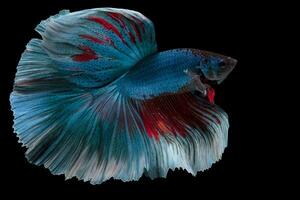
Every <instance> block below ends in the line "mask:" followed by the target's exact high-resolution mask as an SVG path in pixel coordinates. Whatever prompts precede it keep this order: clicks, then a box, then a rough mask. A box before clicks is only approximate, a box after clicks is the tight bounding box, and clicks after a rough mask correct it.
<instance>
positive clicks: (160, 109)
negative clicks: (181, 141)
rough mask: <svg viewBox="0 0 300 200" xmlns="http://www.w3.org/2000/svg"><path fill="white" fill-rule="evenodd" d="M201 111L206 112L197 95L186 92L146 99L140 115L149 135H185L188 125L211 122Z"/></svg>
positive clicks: (202, 126) (204, 125)
mask: <svg viewBox="0 0 300 200" xmlns="http://www.w3.org/2000/svg"><path fill="white" fill-rule="evenodd" d="M195 109H196V110H195ZM200 111H203V112H205V110H203V109H201V107H200V106H199V105H198V102H197V101H196V99H195V97H193V96H192V94H186V93H184V94H176V95H165V96H160V97H155V98H153V99H149V100H145V102H144V103H143V105H142V107H141V111H140V115H141V117H142V121H143V123H144V125H145V128H146V131H147V134H148V135H149V137H152V136H154V137H158V134H179V135H182V136H184V135H186V134H187V130H186V126H187V125H188V126H189V127H191V128H195V127H198V128H199V127H201V128H205V127H206V124H207V123H209V122H207V121H206V119H204V116H203V115H202V114H201V113H200ZM206 112H208V111H206Z"/></svg>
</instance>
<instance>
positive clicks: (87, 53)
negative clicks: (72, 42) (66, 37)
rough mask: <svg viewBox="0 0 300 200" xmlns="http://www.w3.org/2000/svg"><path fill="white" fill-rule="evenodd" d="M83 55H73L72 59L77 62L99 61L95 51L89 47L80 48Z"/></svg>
mask: <svg viewBox="0 0 300 200" xmlns="http://www.w3.org/2000/svg"><path fill="white" fill-rule="evenodd" d="M79 48H80V49H81V50H82V51H83V53H81V54H77V55H73V56H72V59H73V60H74V61H77V62H86V61H89V60H96V59H98V56H97V55H96V53H95V51H93V50H92V49H91V48H89V47H87V46H80V47H79Z"/></svg>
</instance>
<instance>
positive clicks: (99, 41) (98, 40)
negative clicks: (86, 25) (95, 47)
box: [80, 35, 105, 44]
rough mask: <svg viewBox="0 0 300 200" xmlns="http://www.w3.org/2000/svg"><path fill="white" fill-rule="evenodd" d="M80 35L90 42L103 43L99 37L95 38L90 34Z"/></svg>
mask: <svg viewBox="0 0 300 200" xmlns="http://www.w3.org/2000/svg"><path fill="white" fill-rule="evenodd" d="M80 37H82V38H84V39H87V40H90V41H92V42H95V43H98V44H105V42H104V41H103V40H100V39H99V38H96V37H94V36H91V35H80Z"/></svg>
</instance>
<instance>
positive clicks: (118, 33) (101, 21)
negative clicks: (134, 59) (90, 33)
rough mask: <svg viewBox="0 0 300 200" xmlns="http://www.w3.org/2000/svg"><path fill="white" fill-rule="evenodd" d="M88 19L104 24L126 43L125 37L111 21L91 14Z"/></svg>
mask: <svg viewBox="0 0 300 200" xmlns="http://www.w3.org/2000/svg"><path fill="white" fill-rule="evenodd" d="M88 19H89V20H91V21H93V22H96V23H98V24H100V25H102V26H103V27H104V28H105V29H107V30H110V31H112V32H114V33H115V34H116V35H117V36H118V37H119V38H120V39H121V40H122V42H123V43H126V42H125V40H124V37H123V36H122V34H121V33H120V31H119V30H118V29H117V28H116V27H115V26H114V25H112V24H111V23H109V22H108V21H106V20H105V19H103V18H101V17H96V16H91V17H89V18H88Z"/></svg>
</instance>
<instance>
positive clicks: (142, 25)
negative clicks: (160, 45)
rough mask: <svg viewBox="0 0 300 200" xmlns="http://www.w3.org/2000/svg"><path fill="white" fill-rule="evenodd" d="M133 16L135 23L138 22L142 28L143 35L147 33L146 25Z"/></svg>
mask: <svg viewBox="0 0 300 200" xmlns="http://www.w3.org/2000/svg"><path fill="white" fill-rule="evenodd" d="M131 16H132V18H133V19H134V20H135V21H137V23H138V25H139V26H140V27H141V28H142V31H143V33H145V26H144V23H143V22H142V21H141V20H140V19H139V18H137V17H135V16H133V15H131Z"/></svg>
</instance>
